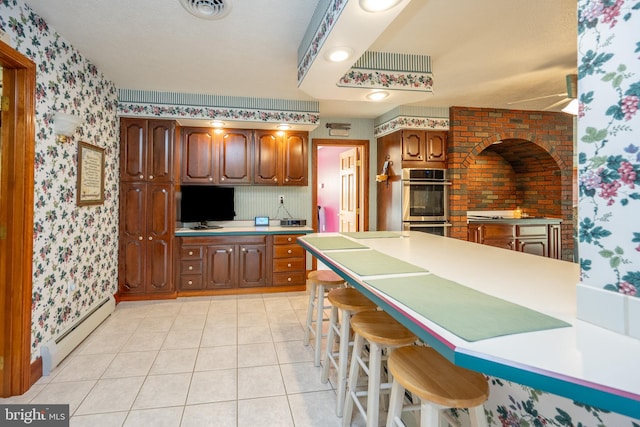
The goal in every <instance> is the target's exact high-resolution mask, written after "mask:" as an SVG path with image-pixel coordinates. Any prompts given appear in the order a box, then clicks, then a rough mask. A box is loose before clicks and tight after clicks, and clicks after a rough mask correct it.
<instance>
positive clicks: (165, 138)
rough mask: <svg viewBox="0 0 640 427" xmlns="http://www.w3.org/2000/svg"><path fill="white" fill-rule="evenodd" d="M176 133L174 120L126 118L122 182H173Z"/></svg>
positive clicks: (123, 123) (122, 130)
mask: <svg viewBox="0 0 640 427" xmlns="http://www.w3.org/2000/svg"><path fill="white" fill-rule="evenodd" d="M174 131H175V124H174V122H173V121H172V120H147V119H138V118H122V119H121V121H120V144H121V150H120V180H121V181H125V182H131V181H152V182H172V181H173V143H174V136H173V135H174Z"/></svg>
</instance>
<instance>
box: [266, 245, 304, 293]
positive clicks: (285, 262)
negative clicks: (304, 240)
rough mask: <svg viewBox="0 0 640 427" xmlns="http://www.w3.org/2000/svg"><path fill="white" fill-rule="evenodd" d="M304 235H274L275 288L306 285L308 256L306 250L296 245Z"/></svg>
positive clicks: (273, 281) (273, 278)
mask: <svg viewBox="0 0 640 427" xmlns="http://www.w3.org/2000/svg"><path fill="white" fill-rule="evenodd" d="M300 236H303V234H276V235H273V236H272V238H273V252H272V253H273V277H272V284H273V286H289V285H304V284H305V283H306V256H305V251H304V248H303V247H302V246H300V245H298V244H297V243H296V239H297V238H298V237H300Z"/></svg>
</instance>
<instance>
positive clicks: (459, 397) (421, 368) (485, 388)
mask: <svg viewBox="0 0 640 427" xmlns="http://www.w3.org/2000/svg"><path fill="white" fill-rule="evenodd" d="M387 364H388V367H389V370H390V371H391V374H392V375H393V378H394V380H396V381H398V382H399V383H400V384H402V385H403V386H404V388H405V389H407V390H409V391H410V392H411V393H413V394H415V395H416V396H418V397H419V398H420V399H422V400H428V401H429V402H433V403H436V404H438V405H441V406H446V407H447V408H472V407H474V406H478V405H481V404H483V403H484V402H485V401H486V400H487V398H488V397H489V384H487V380H486V379H485V378H484V376H483V375H482V374H480V373H478V372H474V371H470V370H468V369H465V368H461V367H459V366H456V365H454V364H453V363H451V362H449V361H448V360H447V359H445V358H444V357H443V356H441V355H440V354H439V353H438V352H437V351H435V350H434V349H433V348H430V347H422V346H417V345H412V346H407V347H401V348H398V349H396V350H394V351H393V352H392V353H391V356H389V360H388V361H387Z"/></svg>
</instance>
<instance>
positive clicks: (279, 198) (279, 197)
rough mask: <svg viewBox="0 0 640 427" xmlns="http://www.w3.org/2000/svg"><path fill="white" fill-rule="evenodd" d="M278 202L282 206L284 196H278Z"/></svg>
mask: <svg viewBox="0 0 640 427" xmlns="http://www.w3.org/2000/svg"><path fill="white" fill-rule="evenodd" d="M278 200H279V201H280V204H281V205H283V204H284V194H281V195H279V196H278Z"/></svg>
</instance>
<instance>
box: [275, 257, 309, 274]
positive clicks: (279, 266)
mask: <svg viewBox="0 0 640 427" xmlns="http://www.w3.org/2000/svg"><path fill="white" fill-rule="evenodd" d="M304 268H305V259H304V258H275V259H274V260H273V272H274V273H280V272H284V271H304Z"/></svg>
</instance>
